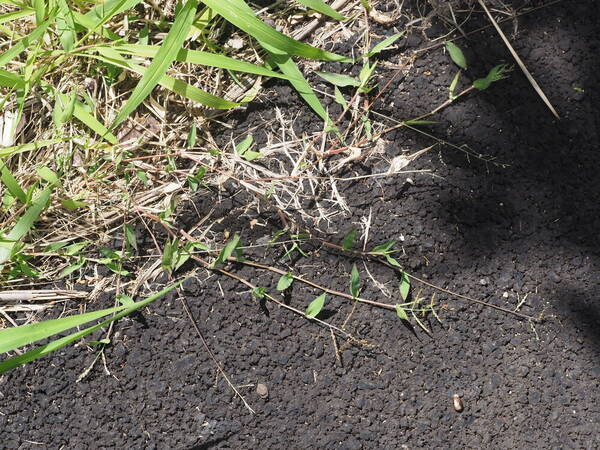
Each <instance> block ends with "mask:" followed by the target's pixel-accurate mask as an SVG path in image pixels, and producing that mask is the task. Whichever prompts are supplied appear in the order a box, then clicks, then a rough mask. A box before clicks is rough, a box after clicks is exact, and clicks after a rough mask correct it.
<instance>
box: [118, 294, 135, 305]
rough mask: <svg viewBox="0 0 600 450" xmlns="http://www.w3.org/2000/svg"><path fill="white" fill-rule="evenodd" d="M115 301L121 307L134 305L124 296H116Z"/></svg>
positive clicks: (128, 297) (131, 300) (130, 299)
mask: <svg viewBox="0 0 600 450" xmlns="http://www.w3.org/2000/svg"><path fill="white" fill-rule="evenodd" d="M117 300H118V301H119V303H120V304H121V305H123V306H131V305H133V304H134V303H135V302H134V301H133V299H132V298H131V297H130V296H128V295H125V294H117Z"/></svg>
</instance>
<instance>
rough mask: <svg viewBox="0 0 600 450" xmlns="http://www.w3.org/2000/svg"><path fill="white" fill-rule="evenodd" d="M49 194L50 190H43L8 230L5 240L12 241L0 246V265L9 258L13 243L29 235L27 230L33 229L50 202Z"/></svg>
mask: <svg viewBox="0 0 600 450" xmlns="http://www.w3.org/2000/svg"><path fill="white" fill-rule="evenodd" d="M51 193H52V189H50V188H46V189H44V190H43V191H42V192H41V193H40V195H39V196H38V197H37V198H36V199H35V201H34V202H33V203H32V204H31V206H30V207H29V208H28V209H27V210H26V211H25V213H23V215H22V216H21V217H20V218H19V220H18V221H17V223H16V224H15V226H14V227H13V228H12V229H11V230H10V232H9V233H8V235H7V236H6V240H7V241H12V242H13V244H10V245H8V246H0V265H2V264H3V263H5V262H6V261H7V260H8V259H9V258H10V257H11V253H12V247H13V245H14V243H15V242H17V241H19V240H20V239H21V238H22V237H23V236H25V235H26V234H27V233H29V230H31V228H32V227H33V224H34V222H35V221H36V220H37V219H38V217H39V215H40V214H41V213H42V211H43V210H44V209H46V206H47V205H48V202H49V201H50V195H51Z"/></svg>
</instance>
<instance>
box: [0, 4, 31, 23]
mask: <svg viewBox="0 0 600 450" xmlns="http://www.w3.org/2000/svg"><path fill="white" fill-rule="evenodd" d="M34 13H35V11H34V10H33V9H30V8H23V9H20V10H18V11H13V12H9V13H6V14H2V15H0V25H2V24H3V23H6V22H11V21H13V20H17V19H20V18H21V17H27V16H30V15H32V14H34Z"/></svg>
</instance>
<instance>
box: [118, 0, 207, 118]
mask: <svg viewBox="0 0 600 450" xmlns="http://www.w3.org/2000/svg"><path fill="white" fill-rule="evenodd" d="M197 6H198V2H197V0H188V1H187V2H186V3H185V5H184V6H183V8H181V10H180V11H179V13H178V14H177V16H176V17H175V21H174V22H173V25H172V26H171V29H170V30H169V33H168V34H167V37H166V38H165V40H164V42H163V43H162V45H161V46H160V50H158V52H157V53H156V57H155V58H154V59H153V60H152V63H151V64H150V66H148V69H147V70H146V73H145V74H144V76H142V79H141V80H140V81H139V83H138V84H137V86H136V87H135V89H134V90H133V93H132V94H131V96H130V97H129V99H128V100H127V103H125V105H124V106H123V109H121V111H119V113H118V114H117V117H116V118H115V120H114V122H113V123H112V125H111V126H110V128H111V129H114V128H115V127H116V126H117V125H119V124H120V123H121V122H123V120H125V118H127V116H129V115H130V114H131V113H132V112H133V111H134V110H135V109H136V108H137V107H138V106H139V105H140V104H141V103H142V102H143V101H144V100H145V99H146V97H148V95H150V92H152V89H154V87H155V86H156V85H157V84H158V83H159V82H160V81H161V79H162V78H163V76H164V75H165V73H166V71H167V69H168V68H169V66H170V65H171V63H172V62H173V61H174V60H175V57H176V56H177V53H178V52H179V49H180V48H181V46H182V45H183V43H184V41H185V39H186V38H187V35H188V32H189V31H190V27H191V26H192V22H193V21H194V17H195V15H196V8H197Z"/></svg>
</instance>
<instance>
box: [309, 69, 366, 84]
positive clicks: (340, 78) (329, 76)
mask: <svg viewBox="0 0 600 450" xmlns="http://www.w3.org/2000/svg"><path fill="white" fill-rule="evenodd" d="M315 73H316V74H317V75H319V76H320V77H321V78H323V79H324V80H325V81H327V82H328V83H331V84H333V85H334V86H339V87H346V86H354V87H358V86H360V81H359V80H357V79H356V78H353V77H350V76H348V75H343V74H341V73H331V72H319V71H316V72H315Z"/></svg>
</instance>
